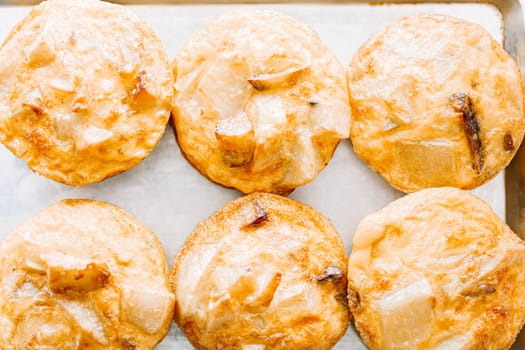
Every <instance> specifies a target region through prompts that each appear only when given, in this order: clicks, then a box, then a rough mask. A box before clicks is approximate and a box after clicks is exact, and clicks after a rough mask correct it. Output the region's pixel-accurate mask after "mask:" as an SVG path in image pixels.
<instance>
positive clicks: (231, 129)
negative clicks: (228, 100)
mask: <svg viewBox="0 0 525 350" xmlns="http://www.w3.org/2000/svg"><path fill="white" fill-rule="evenodd" d="M215 137H216V138H217V141H219V144H220V145H221V148H222V149H223V151H224V161H225V163H227V164H229V165H230V166H232V167H237V166H243V165H246V164H247V163H249V162H250V161H251V160H252V158H253V152H254V150H255V133H254V130H253V127H252V124H251V122H250V120H249V119H248V116H247V115H246V113H244V112H240V113H237V115H236V116H235V117H233V118H228V119H221V120H220V121H219V123H218V125H217V128H216V129H215Z"/></svg>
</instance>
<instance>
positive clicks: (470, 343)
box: [348, 187, 525, 350]
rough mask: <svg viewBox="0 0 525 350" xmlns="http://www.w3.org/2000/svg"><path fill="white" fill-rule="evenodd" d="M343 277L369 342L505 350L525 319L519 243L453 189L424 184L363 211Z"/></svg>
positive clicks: (524, 265)
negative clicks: (377, 207)
mask: <svg viewBox="0 0 525 350" xmlns="http://www.w3.org/2000/svg"><path fill="white" fill-rule="evenodd" d="M348 276H349V277H348V285H349V287H348V288H349V293H348V294H349V304H350V311H351V312H352V314H353V317H354V321H355V326H356V328H357V330H358V331H359V333H360V334H361V337H362V338H363V340H364V342H365V343H366V344H367V345H368V347H369V348H370V349H371V350H384V349H386V350H405V349H412V350H427V349H433V350H450V349H457V350H459V349H461V350H477V349H494V350H504V349H509V348H510V346H511V345H512V343H513V342H514V340H515V338H516V335H517V334H518V332H519V330H520V329H521V327H522V326H523V323H524V321H525V308H524V307H523V305H525V244H524V243H523V241H522V240H521V239H519V238H518V236H516V235H515V234H514V233H513V232H512V231H511V230H510V229H509V227H508V226H506V225H505V224H504V223H503V222H502V221H501V220H500V219H499V218H498V217H497V215H496V214H495V213H494V212H493V211H492V209H491V208H490V207H489V206H488V205H487V204H486V203H485V202H483V201H482V200H480V199H478V198H476V197H474V196H473V195H471V194H469V193H468V192H466V191H462V190H459V189H455V188H450V187H444V188H439V189H427V190H422V191H420V192H417V193H414V194H411V195H408V196H405V197H403V198H401V199H399V200H397V201H395V202H393V203H391V204H390V205H388V206H386V207H385V208H384V209H382V210H380V211H378V212H377V213H375V214H372V215H369V216H367V217H366V218H365V219H363V221H362V222H361V223H360V224H359V226H358V227H357V232H356V234H355V236H354V246H353V249H352V253H351V255H350V260H349V266H348Z"/></svg>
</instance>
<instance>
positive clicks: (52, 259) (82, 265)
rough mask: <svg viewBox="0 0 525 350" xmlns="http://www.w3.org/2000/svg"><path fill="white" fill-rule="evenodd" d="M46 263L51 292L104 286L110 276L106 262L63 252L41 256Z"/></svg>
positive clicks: (95, 288) (90, 289)
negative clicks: (85, 258) (89, 259)
mask: <svg viewBox="0 0 525 350" xmlns="http://www.w3.org/2000/svg"><path fill="white" fill-rule="evenodd" d="M42 260H43V261H45V263H46V264H47V283H48V288H49V290H51V291H52V292H53V293H64V292H67V291H69V290H74V291H82V292H91V291H93V290H97V289H99V288H103V287H105V286H106V285H107V284H108V282H109V278H110V272H109V269H108V267H107V265H106V264H104V263H98V262H93V261H88V260H84V259H79V258H76V257H73V256H70V255H65V254H50V255H44V256H42Z"/></svg>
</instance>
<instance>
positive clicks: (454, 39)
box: [348, 15, 525, 192]
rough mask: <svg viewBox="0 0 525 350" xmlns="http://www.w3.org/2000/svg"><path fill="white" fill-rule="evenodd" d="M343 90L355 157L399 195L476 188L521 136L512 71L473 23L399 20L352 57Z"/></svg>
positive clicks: (515, 71)
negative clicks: (346, 93)
mask: <svg viewBox="0 0 525 350" xmlns="http://www.w3.org/2000/svg"><path fill="white" fill-rule="evenodd" d="M348 85H349V89H350V104H351V107H352V114H353V119H352V126H351V138H352V143H353V146H354V150H355V151H356V153H357V154H358V155H359V157H360V158H361V159H363V160H364V161H365V162H367V163H368V164H369V165H370V167H372V169H374V170H375V171H376V172H378V173H379V174H380V175H382V176H383V177H384V178H385V179H386V180H387V181H388V182H389V183H390V184H391V185H392V186H394V187H396V188H397V189H399V190H401V191H404V192H414V191H417V190H419V189H422V188H427V187H440V186H453V187H459V188H463V189H471V188H475V187H477V186H480V185H482V184H483V183H485V182H487V181H488V180H490V179H491V178H493V177H494V176H496V174H498V173H499V172H500V171H501V170H502V169H503V168H504V167H505V166H506V165H507V164H508V163H509V162H510V160H511V159H512V157H513V156H514V154H515V153H516V151H517V149H518V147H519V145H520V143H521V141H522V138H523V133H524V130H525V118H524V93H523V84H522V81H521V74H520V71H519V68H518V66H517V64H516V63H515V62H514V61H513V60H512V58H511V57H510V56H509V55H508V54H507V53H506V52H505V50H504V49H503V48H502V47H501V45H499V44H498V43H497V42H496V41H495V40H494V39H493V38H492V37H491V36H490V34H489V33H487V32H486V31H485V30H484V29H483V28H482V27H481V26H479V25H477V24H474V23H470V22H466V21H464V20H460V19H456V18H452V17H446V16H437V15H419V16H411V17H406V18H402V19H400V20H399V21H396V22H394V23H392V24H391V25H389V26H387V27H386V28H385V29H383V30H382V31H380V32H378V33H377V34H375V35H373V36H372V37H371V38H370V39H369V40H368V41H367V42H366V43H365V44H364V45H363V46H362V47H361V48H360V49H359V51H358V52H357V54H356V55H355V56H354V58H353V59H352V62H351V63H350V67H349V70H348ZM462 101H464V102H462ZM469 104H470V107H471V108H470V111H471V113H464V112H468V111H469V108H468V107H469V106H468V105H469Z"/></svg>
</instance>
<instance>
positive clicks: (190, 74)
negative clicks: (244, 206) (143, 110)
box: [172, 11, 350, 194]
mask: <svg viewBox="0 0 525 350" xmlns="http://www.w3.org/2000/svg"><path fill="white" fill-rule="evenodd" d="M173 73H174V76H175V77H176V78H175V99H174V104H173V108H172V115H173V119H172V121H173V123H174V128H175V131H176V135H177V140H178V143H179V145H180V148H181V150H182V152H183V153H184V155H185V156H186V158H187V159H188V160H189V162H190V163H191V164H192V165H193V166H194V167H195V168H196V169H197V170H198V171H199V172H201V173H202V174H203V175H204V176H206V177H208V178H209V179H210V180H212V181H214V182H217V183H219V184H221V185H224V186H227V187H235V188H237V189H238V190H240V191H242V192H244V193H251V192H255V191H263V192H273V193H280V194H284V193H289V192H291V191H292V190H293V189H294V188H295V187H297V186H300V185H303V184H305V183H307V182H309V181H311V180H312V179H314V178H315V176H316V175H317V174H318V173H319V172H320V171H321V170H322V169H323V168H324V167H325V166H326V164H327V163H328V161H329V160H330V158H331V157H332V154H333V152H334V150H335V148H336V146H337V143H338V142H339V140H340V139H343V138H347V137H348V136H349V132H350V108H349V106H348V92H347V88H346V83H345V72H344V68H343V67H342V66H341V64H340V63H339V62H338V60H337V59H336V58H335V56H334V55H332V54H331V53H330V52H329V51H328V49H327V48H326V47H325V46H324V45H323V44H322V43H321V41H320V39H319V36H318V35H317V34H316V33H315V32H314V31H313V30H312V29H310V28H308V27H306V26H304V25H302V24H301V23H299V22H297V21H296V20H295V19H293V18H291V17H288V16H284V15H281V14H279V13H275V12H269V11H252V12H235V13H231V14H227V15H225V16H223V17H221V18H219V19H218V20H216V21H215V22H213V23H211V24H210V25H208V26H207V27H206V28H205V29H204V30H202V31H201V32H199V33H197V34H195V35H194V36H193V37H192V38H191V39H190V40H189V42H188V43H186V45H185V46H184V48H183V49H182V51H180V52H179V53H178V55H177V56H176V58H175V60H174V62H173Z"/></svg>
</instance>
